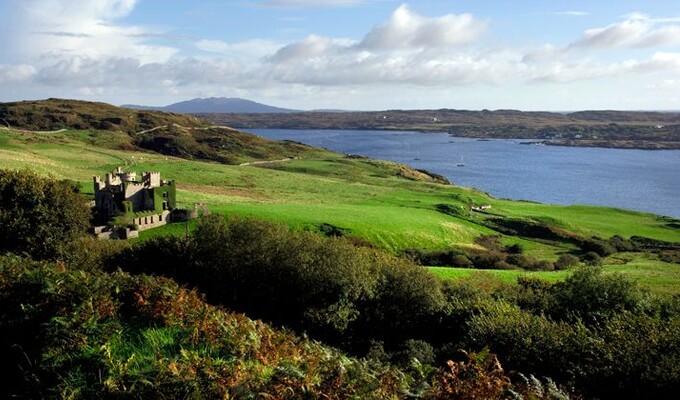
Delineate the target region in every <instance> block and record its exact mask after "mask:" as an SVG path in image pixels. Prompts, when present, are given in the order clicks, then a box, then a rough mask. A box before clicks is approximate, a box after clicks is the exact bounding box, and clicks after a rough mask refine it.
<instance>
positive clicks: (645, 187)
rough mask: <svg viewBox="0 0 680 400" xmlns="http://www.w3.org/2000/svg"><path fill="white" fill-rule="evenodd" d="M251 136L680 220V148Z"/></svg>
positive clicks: (500, 192) (458, 180)
mask: <svg viewBox="0 0 680 400" xmlns="http://www.w3.org/2000/svg"><path fill="white" fill-rule="evenodd" d="M248 131H249V132H251V133H254V134H256V135H259V136H262V137H265V138H269V139H277V140H284V139H285V140H294V141H297V142H301V143H305V144H309V145H312V146H319V147H325V148H328V149H330V150H333V151H337V152H343V153H348V154H357V155H365V156H368V157H371V158H376V159H382V160H389V161H396V162H399V163H404V164H408V165H410V166H412V167H414V168H418V169H426V170H428V171H431V172H435V173H437V174H441V175H443V176H445V177H446V178H447V179H449V180H450V181H451V182H452V183H454V184H456V185H460V186H470V187H474V188H477V189H480V190H482V191H485V192H487V193H489V194H491V195H492V196H494V197H497V198H509V199H513V200H531V201H538V202H541V203H549V204H562V205H571V204H590V205H601V206H609V207H618V208H625V209H631V210H638V211H646V212H651V213H655V214H659V215H665V216H671V217H675V218H680V150H633V149H606V148H583V147H561V146H543V145H535V144H527V142H528V141H522V140H504V139H494V140H478V139H469V138H457V137H452V136H450V135H449V134H447V133H420V132H407V131H359V130H285V129H250V130H248ZM529 143H530V142H529Z"/></svg>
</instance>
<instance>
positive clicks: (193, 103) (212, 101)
mask: <svg viewBox="0 0 680 400" xmlns="http://www.w3.org/2000/svg"><path fill="white" fill-rule="evenodd" d="M121 107H125V108H132V109H140V110H157V111H168V112H175V113H184V114H189V113H193V114H197V113H242V114H252V113H271V114H282V113H293V112H299V111H298V110H291V109H287V108H280V107H274V106H269V105H266V104H262V103H257V102H254V101H251V100H246V99H239V98H229V97H210V98H207V99H201V98H197V99H193V100H187V101H181V102H179V103H173V104H170V105H167V106H164V107H149V106H140V105H134V104H124V105H122V106H121Z"/></svg>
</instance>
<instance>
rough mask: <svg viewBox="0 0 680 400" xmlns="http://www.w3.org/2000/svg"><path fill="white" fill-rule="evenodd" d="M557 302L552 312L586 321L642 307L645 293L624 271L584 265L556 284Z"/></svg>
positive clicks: (554, 314)
mask: <svg viewBox="0 0 680 400" xmlns="http://www.w3.org/2000/svg"><path fill="white" fill-rule="evenodd" d="M552 293H553V296H554V298H555V305H554V307H553V309H552V310H551V312H550V314H551V315H552V316H553V317H556V318H559V319H564V320H575V319H581V320H583V321H585V322H587V323H594V322H596V321H597V320H600V319H602V318H606V317H608V316H610V315H613V314H616V313H618V312H621V311H634V310H640V309H641V307H642V305H643V292H642V290H641V289H640V288H639V287H638V286H637V284H636V283H635V282H633V281H631V280H629V279H628V278H626V277H625V276H623V275H621V274H607V275H605V274H603V273H602V268H581V269H579V270H577V271H575V272H574V273H573V274H572V275H571V276H569V277H568V278H567V279H566V280H564V281H562V282H558V283H556V284H555V285H553V290H552Z"/></svg>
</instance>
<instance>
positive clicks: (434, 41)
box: [360, 4, 487, 50]
mask: <svg viewBox="0 0 680 400" xmlns="http://www.w3.org/2000/svg"><path fill="white" fill-rule="evenodd" d="M486 25H487V24H486V23H485V22H482V21H479V20H477V19H476V18H474V16H472V14H459V15H456V14H448V15H444V16H442V17H438V18H426V17H423V16H421V15H419V14H416V13H415V12H413V11H412V10H411V9H410V8H409V7H408V6H407V5H405V4H403V5H401V6H400V7H399V8H397V9H396V10H395V11H394V12H393V13H392V15H391V16H390V18H389V20H388V21H387V22H386V23H384V24H382V25H379V26H377V27H375V28H373V30H371V32H369V33H368V34H367V35H366V37H364V39H363V41H362V42H361V44H360V47H362V48H365V49H371V50H385V49H387V50H389V49H396V48H409V47H415V48H430V47H445V46H458V45H461V44H465V43H470V42H472V41H473V40H475V39H476V38H478V37H479V35H481V34H482V33H483V32H484V31H485V30H486Z"/></svg>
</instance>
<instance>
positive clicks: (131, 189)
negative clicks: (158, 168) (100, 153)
mask: <svg viewBox="0 0 680 400" xmlns="http://www.w3.org/2000/svg"><path fill="white" fill-rule="evenodd" d="M93 180H94V202H95V219H96V220H97V221H99V222H100V223H102V222H104V223H106V222H110V221H111V220H113V219H114V218H116V217H125V218H126V220H128V221H129V223H128V225H129V226H128V227H127V228H126V229H127V231H126V232H125V233H122V232H118V231H117V230H115V229H111V228H109V227H108V226H106V225H104V226H97V227H95V228H94V229H95V232H94V233H95V235H97V236H98V237H103V238H109V237H111V238H113V237H122V238H128V237H134V236H137V234H138V231H141V230H145V229H150V228H155V227H157V226H161V225H165V224H167V223H168V222H170V219H171V212H172V211H173V210H175V208H176V205H177V204H176V200H175V198H176V197H175V182H174V181H167V180H161V174H160V173H159V172H144V173H142V175H141V179H139V180H138V179H137V174H136V173H134V172H126V171H123V169H122V168H121V167H118V168H116V169H115V170H114V171H112V172H109V173H107V174H106V176H105V177H104V180H102V179H101V178H100V177H99V176H95V177H93ZM107 228H108V229H107Z"/></svg>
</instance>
